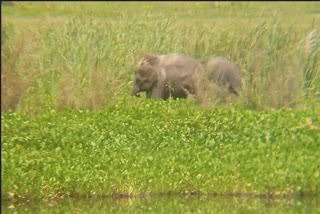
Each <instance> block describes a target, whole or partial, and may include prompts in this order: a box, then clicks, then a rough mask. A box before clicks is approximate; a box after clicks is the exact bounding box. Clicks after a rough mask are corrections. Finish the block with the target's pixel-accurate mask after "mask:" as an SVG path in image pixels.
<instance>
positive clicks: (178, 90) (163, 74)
mask: <svg viewBox="0 0 320 214" xmlns="http://www.w3.org/2000/svg"><path fill="white" fill-rule="evenodd" d="M143 91H144V92H146V94H147V97H148V98H162V99H164V100H167V99H168V98H169V97H172V98H173V99H176V98H187V96H188V95H189V94H194V87H193V81H192V73H191V72H184V69H183V68H181V67H177V66H172V65H171V66H165V67H155V66H152V65H150V64H142V65H140V66H138V67H137V69H136V70H135V76H134V83H133V87H132V90H131V95H132V96H138V94H139V92H143Z"/></svg>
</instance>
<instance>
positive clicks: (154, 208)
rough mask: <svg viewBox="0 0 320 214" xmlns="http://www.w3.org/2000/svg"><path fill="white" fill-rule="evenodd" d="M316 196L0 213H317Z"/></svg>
mask: <svg viewBox="0 0 320 214" xmlns="http://www.w3.org/2000/svg"><path fill="white" fill-rule="evenodd" d="M319 202H320V201H319V199H318V198H317V197H305V198H276V199H264V198H251V197H219V196H212V197H210V196H201V197H198V196H189V197H179V196H171V197H168V196H153V197H146V198H121V199H111V198H103V199H77V200H76V199H66V200H63V201H52V202H48V203H44V202H38V203H18V204H12V203H9V202H2V205H1V212H2V213H320V205H319Z"/></svg>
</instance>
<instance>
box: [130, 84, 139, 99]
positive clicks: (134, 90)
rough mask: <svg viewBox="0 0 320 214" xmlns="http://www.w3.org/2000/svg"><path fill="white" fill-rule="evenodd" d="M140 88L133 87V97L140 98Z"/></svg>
mask: <svg viewBox="0 0 320 214" xmlns="http://www.w3.org/2000/svg"><path fill="white" fill-rule="evenodd" d="M139 91H140V89H139V87H138V86H137V85H133V87H132V89H131V96H136V97H139V94H138V93H139Z"/></svg>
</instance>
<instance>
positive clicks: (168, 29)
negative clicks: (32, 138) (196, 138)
mask: <svg viewBox="0 0 320 214" xmlns="http://www.w3.org/2000/svg"><path fill="white" fill-rule="evenodd" d="M30 4H31V3H30ZM115 4H116V3H114V4H109V3H108V4H107V5H113V6H115ZM17 5H18V6H17ZM21 5H24V7H27V5H26V4H21ZM21 5H20V4H19V3H16V4H15V5H14V6H13V7H10V10H14V8H15V7H16V10H19V9H20V7H21ZM31 5H33V7H35V5H36V4H34V3H32V4H31ZM48 5H50V4H49V3H48ZM53 5H55V4H53ZM137 5H138V4H137ZM160 5H161V6H162V7H165V8H166V9H167V10H168V13H169V11H171V10H173V8H174V5H177V4H172V5H171V6H172V7H170V6H168V4H160ZM169 5H170V4H169ZM196 5H197V4H196ZM250 5H251V4H249V5H248V8H250V7H251V6H250ZM30 7H31V6H30ZM146 7H148V6H146ZM197 7H203V5H202V4H200V5H197ZM215 7H220V8H229V7H230V8H233V9H230V12H232V10H235V9H237V11H238V13H239V15H238V16H239V17H237V18H230V17H229V13H226V14H228V16H227V17H225V18H224V17H222V18H221V17H220V18H219V19H215V18H214V17H212V18H211V17H210V18H208V17H207V18H206V19H203V20H201V19H199V18H197V16H195V19H192V18H188V17H185V16H184V17H183V18H179V17H178V16H174V17H170V18H166V17H160V18H159V17H157V18H153V17H152V14H153V13H154V14H156V12H155V11H152V10H151V11H149V15H148V16H147V15H146V14H139V13H134V12H132V11H131V12H130V13H133V14H135V15H134V16H132V18H129V17H126V16H124V17H123V18H121V19H119V18H108V19H105V18H102V17H101V16H100V17H95V16H91V15H90V16H88V15H74V16H70V17H66V16H64V17H63V16H62V17H50V16H46V17H45V18H43V19H38V18H35V19H30V20H27V19H25V20H23V21H22V19H21V18H19V17H17V18H16V19H8V18H6V17H4V18H5V19H4V25H3V26H2V31H3V32H4V33H5V37H3V39H2V43H3V50H2V59H3V72H2V82H3V84H2V96H1V99H2V102H1V103H2V107H1V109H2V111H6V110H8V109H17V110H19V111H28V112H37V111H41V109H61V108H66V107H67V108H69V107H74V108H85V109H94V108H101V107H102V106H106V105H116V104H117V103H118V101H116V100H117V99H119V97H126V96H127V95H128V94H129V91H130V87H131V84H132V78H133V70H134V67H135V66H136V64H137V62H138V61H139V59H140V58H141V57H142V56H143V55H144V54H145V53H147V52H151V51H152V52H160V53H170V52H181V53H185V54H189V55H191V56H194V57H196V58H199V59H203V58H206V57H208V56H210V55H223V56H226V57H228V58H230V59H231V60H232V61H234V62H235V63H237V64H238V65H239V66H240V68H241V70H242V73H243V90H242V95H241V98H240V99H239V100H240V102H242V105H243V106H244V107H246V108H253V109H265V108H281V107H296V106H300V104H301V103H304V101H305V100H306V99H305V98H303V96H304V94H306V92H307V94H308V96H307V99H308V100H314V99H318V98H317V96H318V95H317V93H319V92H318V90H319V88H320V86H319V77H318V76H319V75H318V73H319V70H320V66H319V63H318V61H319V48H320V47H319V45H318V44H319V35H318V31H317V29H312V31H311V32H310V31H309V29H310V27H309V26H308V24H307V23H303V24H304V25H302V27H299V28H298V27H295V26H294V25H293V24H288V23H286V22H284V21H285V20H286V19H285V18H282V17H281V16H278V17H274V16H273V17H271V18H265V17H264V15H263V13H261V12H259V13H258V12H257V13H256V14H255V17H256V21H255V22H252V21H251V20H252V18H247V17H246V16H244V15H243V16H241V14H245V13H244V12H243V13H241V10H244V11H246V10H249V9H245V8H246V7H245V8H243V7H240V6H239V7H238V6H237V4H235V5H233V4H230V5H229V4H226V5H223V4H222V5H215ZM50 8H52V7H51V6H50ZM79 8H81V7H79ZM239 8H241V9H239ZM8 10H9V9H8ZM189 10H190V11H189V12H190V13H191V14H192V13H195V11H193V10H192V8H189ZM79 11H81V9H79ZM171 12H172V11H171ZM21 13H23V12H22V11H21ZM73 13H75V11H73ZM128 13H129V12H128ZM75 14H77V13H75ZM197 14H198V13H197ZM100 15H101V14H100ZM220 16H221V14H220ZM199 17H202V16H200V15H199ZM284 17H285V16H284ZM25 22H27V23H28V24H26V23H25ZM314 22H315V23H318V22H319V21H318V20H317V19H315V21H314ZM22 23H25V25H26V26H28V28H26V27H25V26H22V25H21V24H22ZM224 23H225V24H224ZM314 26H316V25H314ZM10 28H15V29H16V32H15V33H13V31H12V30H10ZM306 29H308V32H306ZM300 41H302V42H300ZM299 42H300V43H299ZM300 44H302V45H300ZM299 45H300V46H299ZM297 47H299V48H297ZM30 77H32V78H30ZM15 84H16V85H15ZM203 94H208V95H206V96H207V98H206V99H203V102H206V105H207V106H210V105H211V106H212V105H215V104H216V103H221V102H222V103H223V102H226V101H225V99H221V96H222V95H221V96H220V95H218V100H217V99H211V98H212V97H214V94H216V92H213V93H211V92H210V93H208V92H207V91H204V92H203ZM212 94H213V95H212ZM208 100H212V101H210V102H209V101H208ZM202 104H203V103H202Z"/></svg>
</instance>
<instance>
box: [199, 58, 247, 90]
mask: <svg viewBox="0 0 320 214" xmlns="http://www.w3.org/2000/svg"><path fill="white" fill-rule="evenodd" d="M201 63H202V65H203V66H204V67H205V72H206V75H207V78H208V79H209V80H210V81H215V82H216V83H217V85H220V86H221V85H229V86H228V90H229V92H230V93H233V94H235V95H237V96H238V95H239V91H240V88H241V71H240V69H239V67H238V65H237V64H235V63H233V62H231V61H230V60H228V59H227V58H225V57H223V56H217V57H209V58H208V59H207V60H202V61H201Z"/></svg>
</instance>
